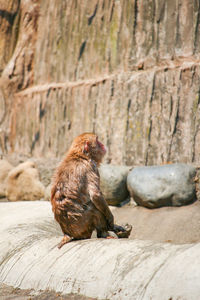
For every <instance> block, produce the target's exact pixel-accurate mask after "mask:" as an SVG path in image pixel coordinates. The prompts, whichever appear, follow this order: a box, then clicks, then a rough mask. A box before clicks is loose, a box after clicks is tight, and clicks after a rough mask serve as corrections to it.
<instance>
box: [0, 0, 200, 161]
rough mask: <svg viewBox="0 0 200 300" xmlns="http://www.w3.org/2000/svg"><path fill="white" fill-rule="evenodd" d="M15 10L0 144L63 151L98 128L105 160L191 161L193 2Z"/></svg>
mask: <svg viewBox="0 0 200 300" xmlns="http://www.w3.org/2000/svg"><path fill="white" fill-rule="evenodd" d="M13 3H14V1H13ZM0 5H2V4H1V2H0ZM20 9H21V14H20V15H21V18H20V23H19V28H20V29H19V34H18V41H17V45H16V48H15V51H14V52H13V56H12V58H11V59H10V61H9V62H8V64H7V66H6V67H5V68H4V71H3V72H2V76H1V83H2V82H3V84H1V87H2V91H3V95H4V97H3V96H2V97H1V99H6V101H7V107H8V109H7V114H6V118H5V119H4V121H3V122H2V125H1V127H2V128H1V133H0V137H1V145H2V152H9V151H11V152H13V151H15V152H23V153H26V154H29V155H33V156H45V157H51V156H55V155H56V156H62V155H63V153H64V152H65V151H66V149H67V148H68V146H69V144H70V143H71V141H72V139H73V137H75V136H76V135H77V134H80V133H81V132H83V131H95V132H97V133H98V135H99V137H100V139H101V140H102V141H103V142H104V143H105V144H106V146H107V148H108V153H107V156H106V161H107V162H111V163H123V164H127V165H141V164H145V165H150V164H160V163H161V164H162V163H167V162H186V163H188V162H194V163H196V164H198V162H199V161H200V151H199V149H200V63H199V58H200V43H199V39H200V38H199V37H200V13H199V11H200V7H199V2H198V1H193V0H184V1H179V0H175V1H170V0H167V1H157V0H152V1H147V0H142V1H137V0H132V1H131V0H128V1H127V0H121V1H112V0H109V1H104V0H99V1H89V0H88V1H81V0H80V1H73V0H71V1H64V0H61V1H59V2H56V3H55V2H54V1H40V2H39V1H37V2H36V1H34V0H27V1H24V0H22V1H21V2H20ZM25 16H26V17H25ZM27 16H28V17H27ZM16 58H17V59H16ZM0 101H3V100H0ZM2 103H3V102H1V103H0V105H1V106H2V108H3V104H2Z"/></svg>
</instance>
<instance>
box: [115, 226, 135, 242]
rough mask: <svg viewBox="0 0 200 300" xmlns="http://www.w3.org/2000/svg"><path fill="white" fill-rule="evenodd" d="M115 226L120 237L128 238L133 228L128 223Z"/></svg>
mask: <svg viewBox="0 0 200 300" xmlns="http://www.w3.org/2000/svg"><path fill="white" fill-rule="evenodd" d="M114 226H116V227H115V233H116V235H117V236H118V238H119V239H122V238H128V237H129V235H130V233H131V230H132V226H131V225H129V224H126V225H125V226H123V227H122V226H119V225H114Z"/></svg>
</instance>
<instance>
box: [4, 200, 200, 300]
mask: <svg viewBox="0 0 200 300" xmlns="http://www.w3.org/2000/svg"><path fill="white" fill-rule="evenodd" d="M0 206H1V207H0V219H1V227H0V236H1V242H0V280H1V282H2V283H3V284H7V285H12V286H13V287H19V288H23V289H34V290H35V291H36V292H37V291H39V290H47V289H48V290H54V291H58V292H61V293H65V294H70V293H75V294H82V295H85V296H88V297H94V298H95V297H96V298H97V299H135V300H139V299H154V300H160V299H170V298H172V299H185V300H196V299H198V297H199V281H200V270H199V264H200V256H199V252H200V244H199V243H198V244H190V245H189V244H187V245H171V244H168V243H163V244H161V243H154V242H152V241H139V240H103V239H98V240H97V239H92V240H84V241H75V242H72V243H69V244H67V245H65V246H64V247H63V248H62V249H60V250H58V249H57V247H56V245H57V243H58V242H59V241H60V235H61V232H60V231H59V229H58V226H57V225H56V224H55V222H54V220H53V216H52V212H51V207H50V204H49V203H48V202H15V203H0ZM194 261H195V263H194ZM186 270H187V271H186Z"/></svg>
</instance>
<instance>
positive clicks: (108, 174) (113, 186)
mask: <svg viewBox="0 0 200 300" xmlns="http://www.w3.org/2000/svg"><path fill="white" fill-rule="evenodd" d="M129 171H130V167H127V166H115V165H106V164H105V165H101V166H100V168H99V173H100V185H101V191H102V193H103V195H104V197H105V199H106V201H107V203H108V204H109V205H120V204H122V202H124V201H126V200H127V198H128V196H129V192H128V189H127V185H126V180H127V175H128V172H129Z"/></svg>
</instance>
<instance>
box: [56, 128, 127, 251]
mask: <svg viewBox="0 0 200 300" xmlns="http://www.w3.org/2000/svg"><path fill="white" fill-rule="evenodd" d="M105 153H106V149H105V147H104V145H103V144H102V143H101V142H99V140H98V137H97V136H96V135H95V134H93V133H83V134H81V135H79V136H78V137H76V138H75V139H74V141H73V143H72V145H71V147H70V149H69V151H68V152H67V154H66V156H65V158H64V160H63V161H62V162H61V164H60V165H59V167H58V168H57V170H56V172H55V174H54V177H53V184H52V190H51V204H52V210H53V212H54V216H55V219H56V221H57V222H58V223H59V224H60V227H61V229H62V231H63V233H64V237H63V239H62V240H61V242H60V243H59V245H58V248H61V247H62V246H63V245H64V244H66V243H68V242H70V241H71V240H79V239H89V238H91V235H92V232H93V231H94V230H95V229H96V231H97V237H98V238H113V235H112V234H111V233H109V231H112V232H114V233H115V234H116V235H117V237H119V238H128V237H129V235H130V232H131V230H132V226H131V225H126V226H125V227H122V226H119V225H116V224H114V217H113V215H112V213H111V211H110V209H109V207H108V204H107V202H106V201H105V199H104V197H103V195H102V193H101V190H100V177H99V172H98V166H99V164H100V162H101V161H102V158H103V157H104V155H105Z"/></svg>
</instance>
